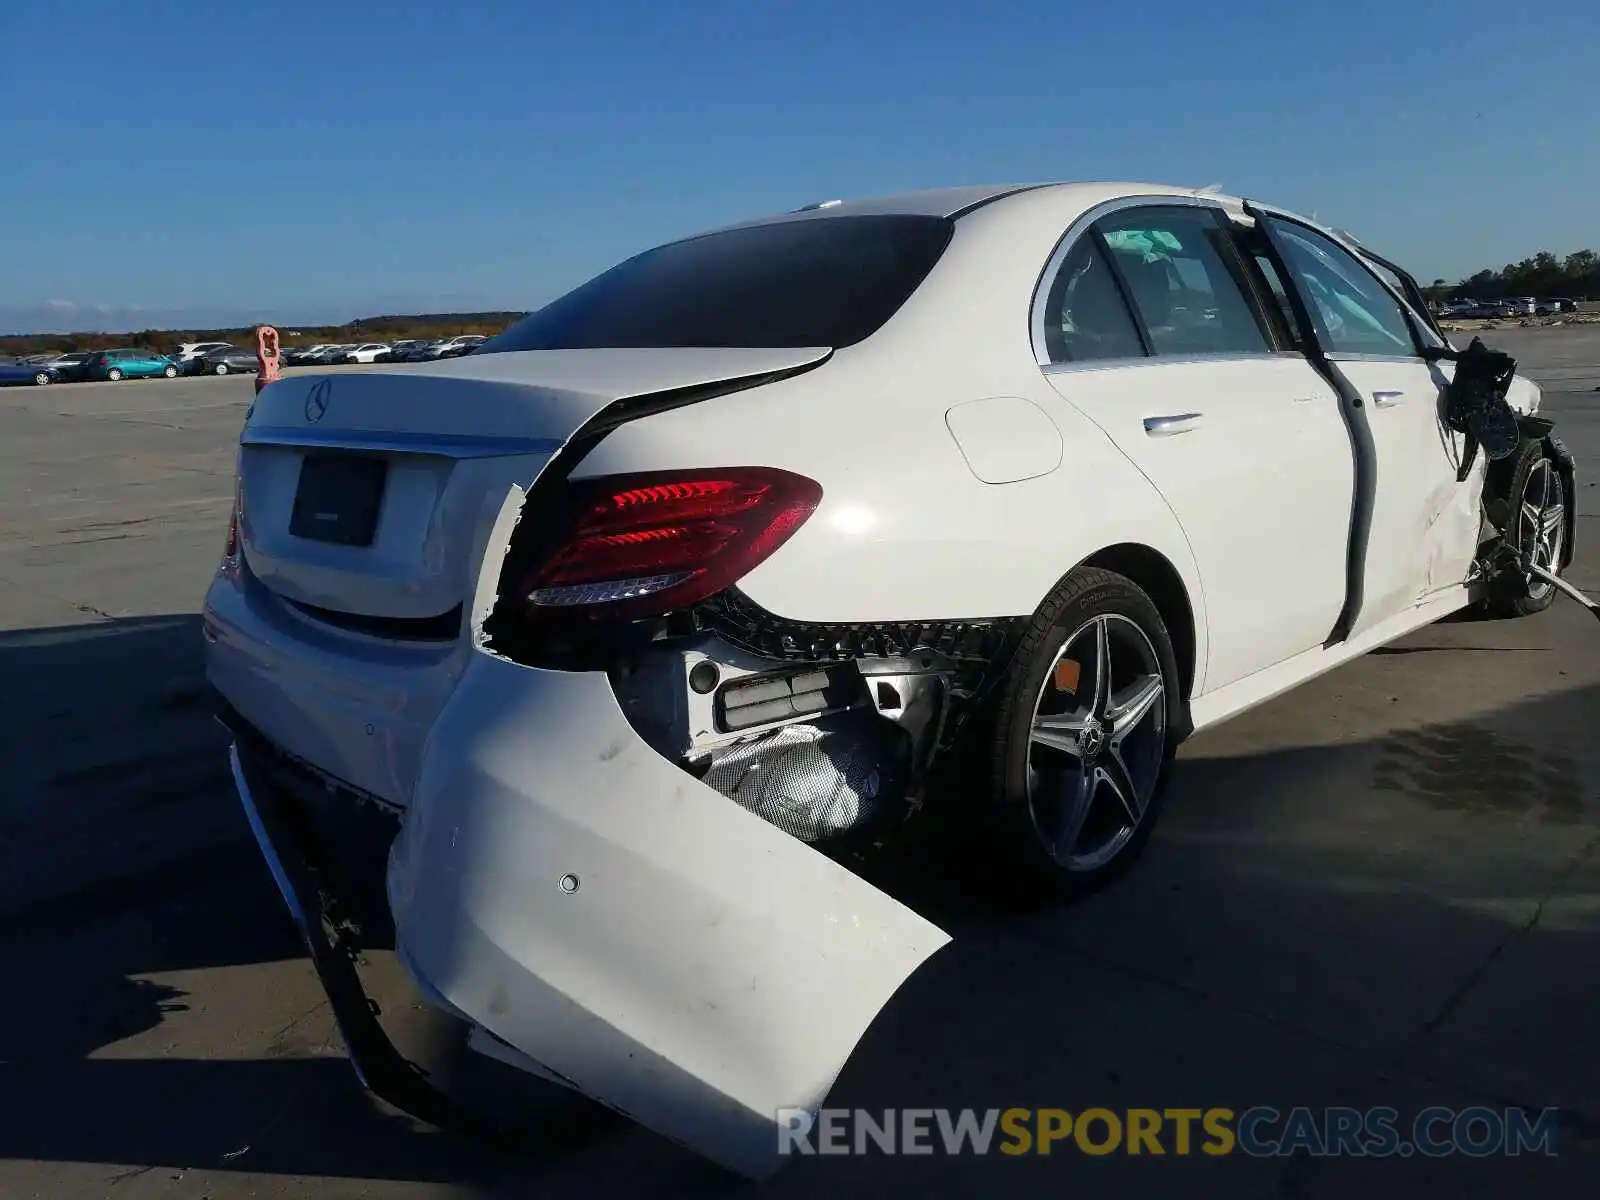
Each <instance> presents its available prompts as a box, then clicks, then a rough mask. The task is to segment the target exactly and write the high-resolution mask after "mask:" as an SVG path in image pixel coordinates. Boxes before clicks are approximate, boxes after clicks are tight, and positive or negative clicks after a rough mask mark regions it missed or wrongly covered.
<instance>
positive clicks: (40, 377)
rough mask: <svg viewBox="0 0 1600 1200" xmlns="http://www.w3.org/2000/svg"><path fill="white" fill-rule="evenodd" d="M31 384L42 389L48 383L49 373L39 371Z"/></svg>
mask: <svg viewBox="0 0 1600 1200" xmlns="http://www.w3.org/2000/svg"><path fill="white" fill-rule="evenodd" d="M33 382H34V383H36V384H38V385H39V386H40V387H44V385H45V384H47V383H49V382H50V372H49V371H40V372H39V373H38V374H37V375H35V376H34V377H33Z"/></svg>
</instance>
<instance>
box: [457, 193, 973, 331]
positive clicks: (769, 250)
mask: <svg viewBox="0 0 1600 1200" xmlns="http://www.w3.org/2000/svg"><path fill="white" fill-rule="evenodd" d="M954 228H955V226H954V223H953V222H952V221H950V220H949V219H947V218H944V217H928V216H851V217H827V218H821V219H810V220H797V221H783V222H778V223H776V224H768V225H754V226H748V227H745V228H741V229H729V230H724V231H722V232H720V233H710V234H705V235H702V236H700V237H695V238H690V239H688V240H686V241H681V242H673V243H671V244H669V245H666V246H659V247H657V248H656V249H654V250H647V251H645V252H644V253H643V254H640V255H637V256H635V257H634V258H630V259H628V260H627V261H626V262H624V263H622V264H620V265H619V266H616V267H613V268H612V269H611V270H609V271H607V272H605V273H604V274H603V275H600V276H597V277H596V278H594V279H592V280H590V281H589V282H588V283H586V284H584V285H583V286H581V287H579V288H577V289H576V290H575V291H571V292H568V293H567V294H566V295H565V296H562V297H561V298H560V299H558V300H555V301H552V302H551V303H550V304H547V305H546V306H545V307H544V308H542V309H540V310H538V311H537V312H534V313H531V314H529V315H528V316H526V317H524V318H523V319H522V320H521V321H518V322H517V323H516V324H515V325H513V326H511V328H509V329H507V330H506V331H505V332H504V333H502V334H499V335H498V336H496V337H492V338H490V339H488V340H487V341H485V342H484V343H483V344H482V346H480V347H479V349H478V353H480V354H490V353H496V352H500V351H507V350H576V349H591V348H601V347H622V346H629V347H643V346H656V347H673V346H743V347H785V346H830V347H840V346H851V345H854V344H855V343H857V342H859V341H862V340H863V339H865V338H867V337H869V336H870V335H871V334H872V333H874V332H875V331H876V330H877V329H878V328H879V327H880V326H882V325H883V323H884V322H885V321H887V320H888V319H889V318H890V317H892V316H893V315H894V314H895V312H896V311H898V310H899V308H900V306H901V305H902V304H904V303H905V302H906V300H907V299H908V298H909V297H910V295H911V293H912V292H914V291H915V290H916V289H917V286H918V285H919V284H920V283H921V282H922V281H923V279H924V278H926V276H927V274H928V272H929V271H931V270H932V269H933V266H934V264H935V263H936V262H938V261H939V256H940V255H941V254H943V253H944V249H945V247H946V246H947V245H949V243H950V238H951V235H952V233H953V231H954Z"/></svg>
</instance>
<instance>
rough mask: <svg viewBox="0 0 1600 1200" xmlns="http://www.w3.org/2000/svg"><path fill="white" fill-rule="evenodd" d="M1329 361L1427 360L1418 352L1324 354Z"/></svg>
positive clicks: (1400, 361)
mask: <svg viewBox="0 0 1600 1200" xmlns="http://www.w3.org/2000/svg"><path fill="white" fill-rule="evenodd" d="M1325 357H1326V358H1327V360H1328V361H1329V362H1336V363H1337V362H1392V363H1419V362H1426V361H1427V360H1426V359H1425V358H1423V357H1422V355H1420V354H1346V353H1343V352H1342V351H1341V352H1340V353H1338V354H1329V355H1326V356H1325Z"/></svg>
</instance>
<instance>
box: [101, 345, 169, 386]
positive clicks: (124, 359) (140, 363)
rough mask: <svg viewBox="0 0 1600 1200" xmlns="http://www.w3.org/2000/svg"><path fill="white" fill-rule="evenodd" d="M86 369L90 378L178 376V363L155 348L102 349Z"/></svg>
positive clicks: (119, 378) (114, 378)
mask: <svg viewBox="0 0 1600 1200" xmlns="http://www.w3.org/2000/svg"><path fill="white" fill-rule="evenodd" d="M85 366H86V369H85V371H84V376H85V378H88V379H109V380H110V381H111V382H112V383H116V382H117V381H118V380H121V379H152V378H154V377H155V376H157V375H161V376H165V377H166V378H167V379H176V378H177V377H178V364H177V363H175V362H173V361H172V359H170V358H168V357H167V356H166V355H165V354H157V353H156V352H155V351H154V350H101V351H99V352H98V353H96V354H95V356H94V357H93V358H91V359H90V360H89V361H88V363H87V364H85Z"/></svg>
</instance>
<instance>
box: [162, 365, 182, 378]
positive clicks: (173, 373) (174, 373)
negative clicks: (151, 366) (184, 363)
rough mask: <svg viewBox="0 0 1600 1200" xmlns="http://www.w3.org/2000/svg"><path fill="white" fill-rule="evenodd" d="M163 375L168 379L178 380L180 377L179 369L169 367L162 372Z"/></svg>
mask: <svg viewBox="0 0 1600 1200" xmlns="http://www.w3.org/2000/svg"><path fill="white" fill-rule="evenodd" d="M161 373H162V374H163V375H165V376H166V377H167V378H168V379H176V378H177V377H178V368H177V367H168V368H167V369H166V370H164V371H162V372H161Z"/></svg>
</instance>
